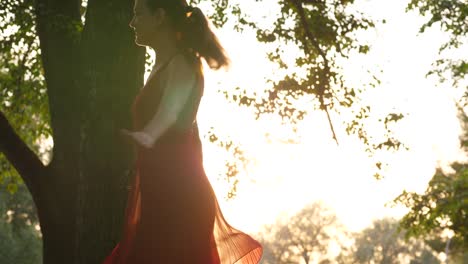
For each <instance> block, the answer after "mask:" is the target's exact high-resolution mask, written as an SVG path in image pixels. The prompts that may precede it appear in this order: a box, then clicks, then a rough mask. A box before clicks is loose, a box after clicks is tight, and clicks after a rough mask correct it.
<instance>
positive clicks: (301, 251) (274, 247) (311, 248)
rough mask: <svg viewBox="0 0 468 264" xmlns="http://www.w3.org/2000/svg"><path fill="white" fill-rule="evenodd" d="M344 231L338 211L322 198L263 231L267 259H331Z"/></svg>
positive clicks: (276, 261)
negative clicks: (339, 221) (332, 248)
mask: <svg viewBox="0 0 468 264" xmlns="http://www.w3.org/2000/svg"><path fill="white" fill-rule="evenodd" d="M342 231H343V228H342V226H341V225H340V224H339V223H338V221H337V218H336V216H335V214H334V213H333V212H332V211H331V209H329V208H327V207H326V206H324V205H323V204H321V203H319V202H315V203H313V204H310V205H308V206H306V207H305V208H304V209H302V210H301V211H299V212H298V213H297V214H295V215H293V216H292V217H290V218H287V219H284V220H282V221H281V220H280V221H278V222H277V223H276V224H274V225H270V226H267V227H266V228H265V231H264V232H263V238H262V242H263V246H264V248H265V252H264V257H263V259H262V260H263V263H265V264H267V263H268V264H270V263H271V264H273V263H328V262H329V261H330V260H331V259H333V256H331V255H330V251H329V250H330V243H331V242H332V241H335V242H336V241H337V240H339V235H338V234H339V233H340V232H342Z"/></svg>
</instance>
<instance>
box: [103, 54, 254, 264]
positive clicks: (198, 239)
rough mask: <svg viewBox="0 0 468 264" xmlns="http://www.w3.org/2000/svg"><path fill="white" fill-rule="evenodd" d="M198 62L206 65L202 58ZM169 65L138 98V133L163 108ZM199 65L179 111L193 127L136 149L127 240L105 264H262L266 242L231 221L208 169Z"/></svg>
mask: <svg viewBox="0 0 468 264" xmlns="http://www.w3.org/2000/svg"><path fill="white" fill-rule="evenodd" d="M187 56H188V55H187ZM192 61H194V63H197V64H198V65H200V64H199V60H198V59H195V58H193V59H192ZM164 68H165V67H164V66H163V67H161V68H160V69H159V70H158V72H157V73H156V74H155V75H154V77H152V78H151V79H150V80H149V81H148V82H147V83H146V84H145V86H144V87H143V89H142V90H141V91H140V93H139V94H138V95H137V97H136V98H135V101H134V103H133V107H132V113H133V121H134V131H139V130H141V129H142V128H143V126H144V125H145V124H146V123H147V122H148V121H149V120H150V119H151V118H152V117H153V116H154V114H155V112H156V110H157V109H158V104H159V101H160V99H161V95H162V87H163V85H162V83H161V81H159V80H158V79H159V78H158V75H159V74H160V73H161V72H162V71H164ZM198 68H199V69H200V71H199V72H198V73H197V76H198V82H197V85H196V88H194V89H193V92H192V95H191V96H190V99H189V101H188V103H187V104H186V106H185V110H184V111H183V113H182V114H181V116H183V117H185V119H187V120H185V121H184V120H181V122H182V123H184V122H185V124H188V125H186V126H185V127H184V126H182V127H180V126H179V127H177V126H173V127H171V128H170V129H169V130H168V131H167V132H166V133H165V134H164V135H163V136H162V137H161V138H160V139H159V140H158V141H157V142H156V143H155V145H154V146H153V147H152V148H150V149H146V148H144V147H140V146H137V160H136V163H135V169H136V173H135V174H134V175H133V179H132V183H131V189H130V192H129V195H128V201H127V208H126V212H125V225H124V230H123V237H122V240H121V241H120V243H119V244H117V246H116V247H115V248H114V250H113V251H112V253H111V254H110V255H109V256H108V257H107V258H106V259H105V261H104V264H127V263H128V264H149V263H151V264H153V263H158V264H159V263H164V264H171V263H174V264H178V263H181V264H182V263H193V264H232V263H239V264H256V263H258V262H259V261H260V258H261V255H262V247H261V245H260V244H259V243H258V242H257V241H255V240H254V239H252V238H251V237H250V236H248V235H247V234H244V233H242V232H241V231H239V230H236V229H235V228H233V227H232V226H230V225H229V224H228V223H227V221H226V220H225V219H224V217H223V214H222V212H221V210H220V207H219V205H218V202H217V200H216V196H215V193H214V192H213V189H212V187H211V184H210V182H209V181H208V179H207V177H206V174H205V171H204V169H203V162H202V148H201V142H200V138H199V135H198V127H197V125H196V122H194V120H195V116H196V112H197V109H198V105H199V102H200V99H201V96H202V93H203V74H202V72H201V67H198ZM168 88H170V87H168ZM190 119H191V120H190ZM187 121H189V122H187Z"/></svg>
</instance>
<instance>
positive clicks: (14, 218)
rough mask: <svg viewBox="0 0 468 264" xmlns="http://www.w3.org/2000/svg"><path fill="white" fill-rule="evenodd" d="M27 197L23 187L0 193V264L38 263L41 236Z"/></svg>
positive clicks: (40, 250) (28, 195) (32, 208)
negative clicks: (0, 263)
mask: <svg viewBox="0 0 468 264" xmlns="http://www.w3.org/2000/svg"><path fill="white" fill-rule="evenodd" d="M37 224H38V219H37V216H36V211H35V208H34V205H33V202H32V199H31V195H30V194H29V192H28V191H27V190H26V187H25V186H24V185H22V184H21V185H19V189H18V191H17V192H16V193H15V194H14V195H11V194H9V193H6V192H0V259H1V260H2V263H18V264H37V263H42V242H41V235H40V232H39V231H38V230H36V229H35V226H36V225H37Z"/></svg>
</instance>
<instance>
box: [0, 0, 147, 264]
mask: <svg viewBox="0 0 468 264" xmlns="http://www.w3.org/2000/svg"><path fill="white" fill-rule="evenodd" d="M80 6H81V1H80V0H67V1H65V0H36V1H35V9H36V15H37V17H36V22H37V33H38V35H39V39H40V42H41V46H40V47H41V57H42V62H43V67H44V72H45V79H46V83H47V89H48V91H47V92H48V96H49V106H50V113H51V127H52V131H53V138H54V147H53V159H52V161H51V163H50V164H49V165H48V166H43V165H42V164H40V162H39V161H38V159H37V157H35V156H34V155H33V152H32V151H30V150H29V149H28V148H27V146H25V145H24V143H23V142H22V141H21V139H19V137H17V135H16V134H15V133H14V131H13V129H12V128H11V127H10V126H9V124H8V121H7V120H6V119H5V118H4V116H3V115H2V114H1V113H0V128H1V129H0V136H2V137H3V136H4V135H6V136H8V138H10V139H12V140H10V141H8V140H6V139H5V140H3V139H2V140H0V141H3V142H0V151H2V152H4V153H5V155H6V157H7V158H8V159H9V160H10V162H11V163H12V164H13V165H14V166H15V168H16V169H17V170H18V172H19V173H20V175H21V176H22V177H23V179H24V181H25V183H26V185H27V187H28V189H29V190H30V191H31V194H32V195H33V199H34V202H35V204H36V207H37V211H38V216H39V221H40V225H41V231H42V234H43V263H44V264H56V263H57V264H58V263H60V264H63V263H75V264H78V263H80V264H81V263H83V264H92V263H101V262H102V261H103V259H104V257H105V256H106V255H108V254H109V253H110V251H111V250H112V248H113V247H114V246H115V244H116V243H117V242H118V240H119V238H120V233H121V228H122V220H123V216H124V209H125V201H126V198H127V183H128V179H129V176H130V175H131V173H132V170H131V166H132V161H133V152H132V150H133V149H132V147H131V146H130V145H128V144H125V143H124V142H123V141H122V138H121V137H120V136H119V130H120V129H121V128H131V123H130V122H131V115H130V114H131V112H130V107H131V103H132V101H133V98H134V96H135V94H136V93H137V91H138V89H139V88H140V87H141V86H142V84H143V73H144V58H145V56H144V49H143V48H138V47H137V46H136V45H135V44H134V35H133V32H132V31H131V29H130V28H129V27H128V23H129V21H130V19H131V16H132V13H133V12H132V8H133V1H129V0H107V1H93V0H89V1H88V7H87V12H86V23H85V25H84V27H83V26H82V22H81V17H80ZM22 144H23V145H22ZM25 155H26V156H25Z"/></svg>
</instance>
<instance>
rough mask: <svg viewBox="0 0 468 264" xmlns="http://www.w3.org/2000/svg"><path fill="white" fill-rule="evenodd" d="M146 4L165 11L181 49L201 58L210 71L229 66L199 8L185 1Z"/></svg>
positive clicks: (157, 0)
mask: <svg viewBox="0 0 468 264" xmlns="http://www.w3.org/2000/svg"><path fill="white" fill-rule="evenodd" d="M146 4H147V5H148V7H149V8H150V9H151V10H156V9H157V8H163V9H165V10H166V11H167V14H168V15H169V18H170V20H172V23H173V25H174V27H175V30H176V31H177V32H176V34H177V35H176V37H177V40H178V42H179V43H178V45H179V47H180V48H181V49H183V50H186V51H188V52H190V53H193V54H194V55H195V56H197V57H198V58H200V59H202V58H203V59H204V60H205V61H206V63H207V64H208V66H209V67H210V68H212V69H220V68H222V67H227V66H228V65H229V58H228V57H227V55H226V51H225V50H224V48H223V46H222V45H221V43H220V42H219V40H218V38H217V37H216V35H215V34H214V32H213V31H212V30H211V28H210V25H209V23H208V19H207V18H206V17H205V15H204V14H203V12H202V11H201V10H200V8H198V7H191V6H189V5H188V4H187V2H186V1H185V0H146Z"/></svg>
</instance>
